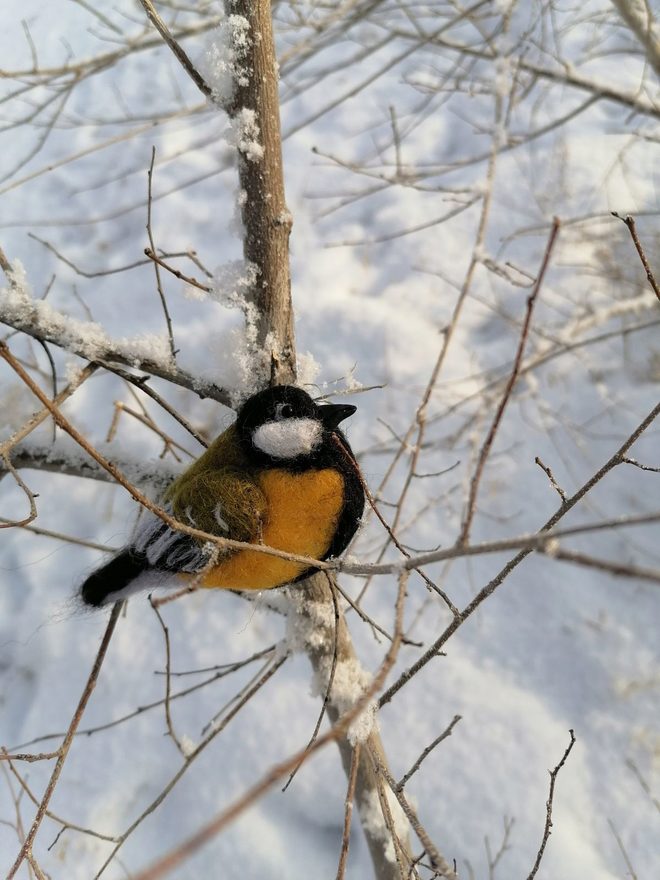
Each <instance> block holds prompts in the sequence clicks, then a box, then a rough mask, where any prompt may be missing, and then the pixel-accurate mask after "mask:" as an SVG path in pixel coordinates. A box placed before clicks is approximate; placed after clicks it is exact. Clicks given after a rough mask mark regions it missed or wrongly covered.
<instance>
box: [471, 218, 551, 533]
mask: <svg viewBox="0 0 660 880" xmlns="http://www.w3.org/2000/svg"><path fill="white" fill-rule="evenodd" d="M559 225H560V224H559V219H558V218H557V217H555V218H554V220H553V222H552V230H551V231H550V237H549V238H548V243H547V245H546V248H545V254H544V255H543V261H542V263H541V269H540V271H539V274H538V278H537V279H536V284H535V285H534V289H533V291H532V293H531V294H530V295H529V297H528V298H527V310H526V312H525V319H524V321H523V324H522V328H521V331H520V339H519V341H518V350H517V352H516V356H515V358H514V360H513V366H512V368H511V373H510V375H509V379H508V381H507V383H506V385H505V387H504V392H503V393H502V398H501V400H500V403H499V406H498V407H497V410H496V412H495V415H494V417H493V421H492V423H491V426H490V429H489V430H488V433H487V434H486V438H485V440H484V442H483V445H482V447H481V451H480V452H479V457H478V459H477V464H476V467H475V469H474V474H473V475H472V480H471V481H470V492H469V496H468V501H467V506H466V511H465V517H464V519H463V525H462V527H461V533H460V535H459V538H458V540H457V542H456V543H457V544H459V545H460V544H466V543H467V541H468V538H469V535H470V528H471V526H472V520H473V519H474V514H475V511H476V504H477V493H478V491H479V485H480V483H481V477H482V474H483V471H484V467H485V465H486V460H487V458H488V456H489V454H490V450H491V447H492V445H493V440H494V439H495V434H496V433H497V429H498V428H499V426H500V422H501V421H502V416H503V415H504V410H505V409H506V406H507V404H508V402H509V400H510V398H511V393H512V391H513V386H514V385H515V384H516V379H517V378H518V373H519V371H520V365H521V363H522V356H523V352H524V350H525V344H526V342H527V337H528V335H529V329H530V326H531V321H532V312H533V310H534V305H535V303H536V300H537V298H538V295H539V291H540V290H541V285H542V284H543V279H544V278H545V273H546V270H547V268H548V264H549V263H550V256H551V254H552V250H553V248H554V245H555V241H556V240H557V234H558V232H559Z"/></svg>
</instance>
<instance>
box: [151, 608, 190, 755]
mask: <svg viewBox="0 0 660 880" xmlns="http://www.w3.org/2000/svg"><path fill="white" fill-rule="evenodd" d="M149 600H150V602H151V607H152V608H153V610H154V612H155V614H156V617H157V618H158V623H160V626H161V629H162V630H163V638H164V640H165V703H164V704H165V723H166V724H167V731H168V733H169V735H170V736H171V737H172V741H173V743H174V745H175V746H176V747H177V749H178V750H179V752H180V753H181V754H182V755H183V757H184V758H185V757H186V750H185V749H184V748H183V746H182V745H181V741H180V740H179V737H178V736H177V735H176V733H175V731H174V725H173V723H172V713H171V712H170V695H171V689H172V679H171V676H170V670H171V666H172V652H171V647H170V631H169V629H168V628H167V626H166V625H165V621H164V620H163V617H162V615H161V613H160V611H159V610H158V608H156V606H155V605H154V603H153V601H151V596H150V597H149Z"/></svg>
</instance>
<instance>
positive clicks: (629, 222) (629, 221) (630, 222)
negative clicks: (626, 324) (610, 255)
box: [612, 211, 660, 300]
mask: <svg viewBox="0 0 660 880" xmlns="http://www.w3.org/2000/svg"><path fill="white" fill-rule="evenodd" d="M612 215H613V216H614V217H617V218H618V219H619V220H622V221H623V222H624V223H625V224H626V226H627V227H628V232H629V233H630V237H631V238H632V240H633V244H634V245H635V249H636V250H637V253H638V254H639V259H640V260H641V261H642V266H643V267H644V271H645V272H646V278H647V280H648V282H649V284H650V285H651V288H652V289H653V293H655V295H656V296H657V297H658V299H659V300H660V286H659V285H658V282H657V281H656V280H655V276H654V275H653V272H652V271H651V266H650V265H649V261H648V260H647V259H646V254H645V253H644V248H643V247H642V243H641V241H640V240H639V236H638V235H637V227H636V226H635V218H634V217H633V216H632V215H630V214H626V216H625V217H622V216H621V215H620V214H617V212H616V211H612Z"/></svg>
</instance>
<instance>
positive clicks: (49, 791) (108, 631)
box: [7, 602, 123, 880]
mask: <svg viewBox="0 0 660 880" xmlns="http://www.w3.org/2000/svg"><path fill="white" fill-rule="evenodd" d="M122 606H123V602H117V603H116V604H115V605H114V606H113V609H112V612H111V614H110V619H109V621H108V625H107V626H106V628H105V633H104V634H103V639H102V640H101V646H100V647H99V650H98V653H97V655H96V660H95V661H94V665H93V666H92V671H91V672H90V674H89V678H88V679H87V682H86V684H85V687H84V690H83V692H82V696H81V698H80V701H79V703H78V707H77V708H76V711H75V712H74V714H73V718H72V719H71V724H70V725H69V729H68V730H67V732H66V736H65V738H64V742H63V743H62V745H61V747H60V755H59V757H58V759H57V763H56V764H55V768H54V770H53V773H52V775H51V777H50V780H49V782H48V785H47V786H46V791H45V792H44V796H43V798H42V799H41V803H40V804H39V808H38V809H37V814H36V816H35V817H34V822H33V823H32V827H31V828H30V830H29V832H28V834H27V836H26V838H25V842H24V844H23V846H22V847H21V851H20V852H19V854H18V856H17V857H16V861H15V862H14V864H13V865H12V867H11V868H10V870H9V873H8V874H7V880H11V878H12V877H14V876H16V872H17V871H18V869H19V868H20V866H21V864H22V862H23V861H24V859H25V858H26V856H27V855H28V854H31V852H32V845H33V843H34V839H35V837H36V835H37V831H38V830H39V826H40V825H41V822H42V820H43V818H44V815H45V813H46V810H47V809H48V804H49V803H50V799H51V797H52V796H53V792H54V791H55V786H56V785H57V783H58V781H59V778H60V774H61V773H62V768H63V766H64V762H65V761H66V758H67V755H68V754H69V749H70V748H71V743H72V742H73V737H74V735H75V732H76V730H77V728H78V726H79V724H80V720H81V718H82V716H83V713H84V711H85V708H86V707H87V703H88V702H89V698H90V697H91V695H92V692H93V690H94V688H95V686H96V682H97V680H98V677H99V672H100V671H101V666H102V665H103V660H104V659H105V655H106V652H107V650H108V645H109V644H110V639H111V638H112V634H113V633H114V631H115V627H116V625H117V621H118V620H119V612H120V611H121V609H122Z"/></svg>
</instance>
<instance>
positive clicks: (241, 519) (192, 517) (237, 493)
mask: <svg viewBox="0 0 660 880" xmlns="http://www.w3.org/2000/svg"><path fill="white" fill-rule="evenodd" d="M166 500H167V501H169V502H170V504H171V505H172V511H173V513H174V516H175V517H176V518H177V519H178V520H180V521H181V522H183V523H189V524H190V525H191V526H194V528H196V529H201V530H202V531H204V532H209V533H210V534H212V535H218V536H219V537H221V538H231V539H232V540H234V541H248V542H251V543H253V542H256V541H258V540H259V539H260V537H261V532H262V528H263V524H264V521H265V519H266V508H267V504H266V496H265V495H264V493H263V492H262V491H261V489H260V488H259V486H258V485H257V484H256V483H255V482H254V480H253V479H252V478H251V475H250V474H249V473H245V472H240V471H237V470H235V469H233V468H214V469H213V470H204V471H201V472H198V473H196V474H194V475H193V474H189V475H187V474H184V475H183V477H180V478H179V479H178V480H176V481H175V482H174V483H173V485H172V486H171V488H170V489H169V491H168V493H167V496H166Z"/></svg>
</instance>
